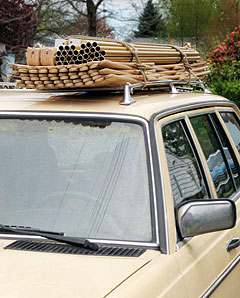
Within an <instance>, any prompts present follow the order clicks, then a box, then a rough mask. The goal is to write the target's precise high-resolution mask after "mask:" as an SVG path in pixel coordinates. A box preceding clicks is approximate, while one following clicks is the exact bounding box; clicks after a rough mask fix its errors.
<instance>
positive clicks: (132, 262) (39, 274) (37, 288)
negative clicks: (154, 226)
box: [0, 240, 159, 298]
mask: <svg viewBox="0 0 240 298" xmlns="http://www.w3.org/2000/svg"><path fill="white" fill-rule="evenodd" d="M12 242H13V241H9V240H1V242H0V264H1V267H0V284H1V292H0V297H4V298H10V297H11V298H15V297H17V298H30V297H31V298H32V297H34V298H38V297H41V298H42V297H51V298H53V297H57V298H62V297H64V298H66V297H68V298H70V297H74V298H75V297H92V298H94V297H98V298H99V297H104V296H106V295H107V294H108V293H110V292H111V291H112V290H114V288H116V287H117V286H118V285H119V284H121V283H122V282H123V281H124V280H126V279H127V278H128V277H129V276H131V275H132V274H134V272H136V271H138V270H139V269H140V268H142V267H143V266H144V265H145V264H147V263H148V262H149V261H150V260H151V259H152V257H153V255H154V253H156V252H153V251H152V252H151V251H146V252H145V253H144V254H143V255H141V256H140V257H111V256H104V257H103V256H97V255H89V256H86V255H85V256H84V255H71V254H61V253H46V252H34V251H21V250H9V249H4V247H6V246H7V245H8V244H10V243H12ZM158 254H159V252H158Z"/></svg>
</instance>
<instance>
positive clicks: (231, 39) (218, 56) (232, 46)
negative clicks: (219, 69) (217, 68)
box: [208, 26, 240, 64]
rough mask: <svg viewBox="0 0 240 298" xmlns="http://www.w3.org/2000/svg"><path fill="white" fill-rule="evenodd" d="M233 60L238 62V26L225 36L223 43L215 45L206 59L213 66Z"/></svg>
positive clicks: (239, 42)
mask: <svg viewBox="0 0 240 298" xmlns="http://www.w3.org/2000/svg"><path fill="white" fill-rule="evenodd" d="M235 60H236V61H240V26H239V27H238V28H236V31H233V32H231V34H230V35H227V36H226V38H225V41H224V42H222V43H221V44H219V45H217V46H216V47H215V48H214V49H213V50H212V52H211V54H210V55H209V57H208V61H209V62H210V63H213V64H218V63H220V64H222V62H226V61H235Z"/></svg>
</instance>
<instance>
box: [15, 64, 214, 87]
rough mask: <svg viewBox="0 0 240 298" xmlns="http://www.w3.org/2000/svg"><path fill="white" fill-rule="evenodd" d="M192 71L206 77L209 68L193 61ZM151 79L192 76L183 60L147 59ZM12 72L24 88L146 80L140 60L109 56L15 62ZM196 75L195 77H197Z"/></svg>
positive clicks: (179, 78)
mask: <svg viewBox="0 0 240 298" xmlns="http://www.w3.org/2000/svg"><path fill="white" fill-rule="evenodd" d="M191 65H192V72H193V73H194V75H195V76H196V78H198V79H202V78H203V77H204V76H205V75H206V74H208V73H209V71H207V70H206V68H207V67H206V66H203V65H202V64H201V63H193V64H191ZM143 66H144V67H145V76H146V79H147V81H157V80H164V81H165V80H188V79H189V73H188V72H187V71H186V70H185V66H184V65H183V64H182V63H181V64H168V65H155V64H154V63H143ZM12 68H13V71H12V76H13V78H14V79H15V80H16V82H17V84H18V86H19V87H21V88H35V89H61V88H81V87H85V88H88V87H120V86H123V85H124V84H125V83H126V82H129V83H131V84H135V83H139V82H143V80H144V77H143V75H142V72H141V70H139V69H138V68H137V65H136V63H134V62H131V63H126V62H125V63H119V62H111V61H109V60H103V61H96V62H95V61H93V62H87V63H84V64H81V65H59V66H49V67H45V66H28V65H19V64H13V65H12ZM196 78H194V77H193V80H196Z"/></svg>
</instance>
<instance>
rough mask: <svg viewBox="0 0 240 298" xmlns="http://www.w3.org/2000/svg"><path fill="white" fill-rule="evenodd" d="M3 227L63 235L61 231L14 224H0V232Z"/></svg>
mask: <svg viewBox="0 0 240 298" xmlns="http://www.w3.org/2000/svg"><path fill="white" fill-rule="evenodd" d="M5 228H9V229H12V230H14V231H16V230H17V231H24V232H26V231H29V232H41V233H47V234H51V235H64V233H63V232H53V231H47V230H42V229H36V228H32V227H25V226H14V225H11V226H10V225H1V224H0V230H1V231H2V232H4V230H3V229H5ZM6 232H9V231H8V230H6Z"/></svg>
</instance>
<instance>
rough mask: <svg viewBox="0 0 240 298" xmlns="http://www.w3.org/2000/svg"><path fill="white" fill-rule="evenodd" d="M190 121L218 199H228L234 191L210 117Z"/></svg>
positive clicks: (195, 118) (203, 116)
mask: <svg viewBox="0 0 240 298" xmlns="http://www.w3.org/2000/svg"><path fill="white" fill-rule="evenodd" d="M190 121H191V123H192V126H193V128H194V130H195V133H196V135H197V138H198V140H199V143H200V145H201V147H202V150H203V153H204V155H205V158H206V160H207V164H208V167H209V170H210V173H211V176H212V179H213V182H214V185H215V188H216V192H217V195H218V197H219V198H228V197H230V196H231V195H232V193H233V192H234V190H235V188H234V182H233V179H232V176H231V173H230V171H229V167H228V163H227V158H226V156H225V154H224V151H223V149H222V147H221V143H220V140H219V138H218V137H217V134H216V131H215V130H214V127H213V124H212V121H211V118H210V116H208V115H200V116H194V117H191V118H190Z"/></svg>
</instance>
